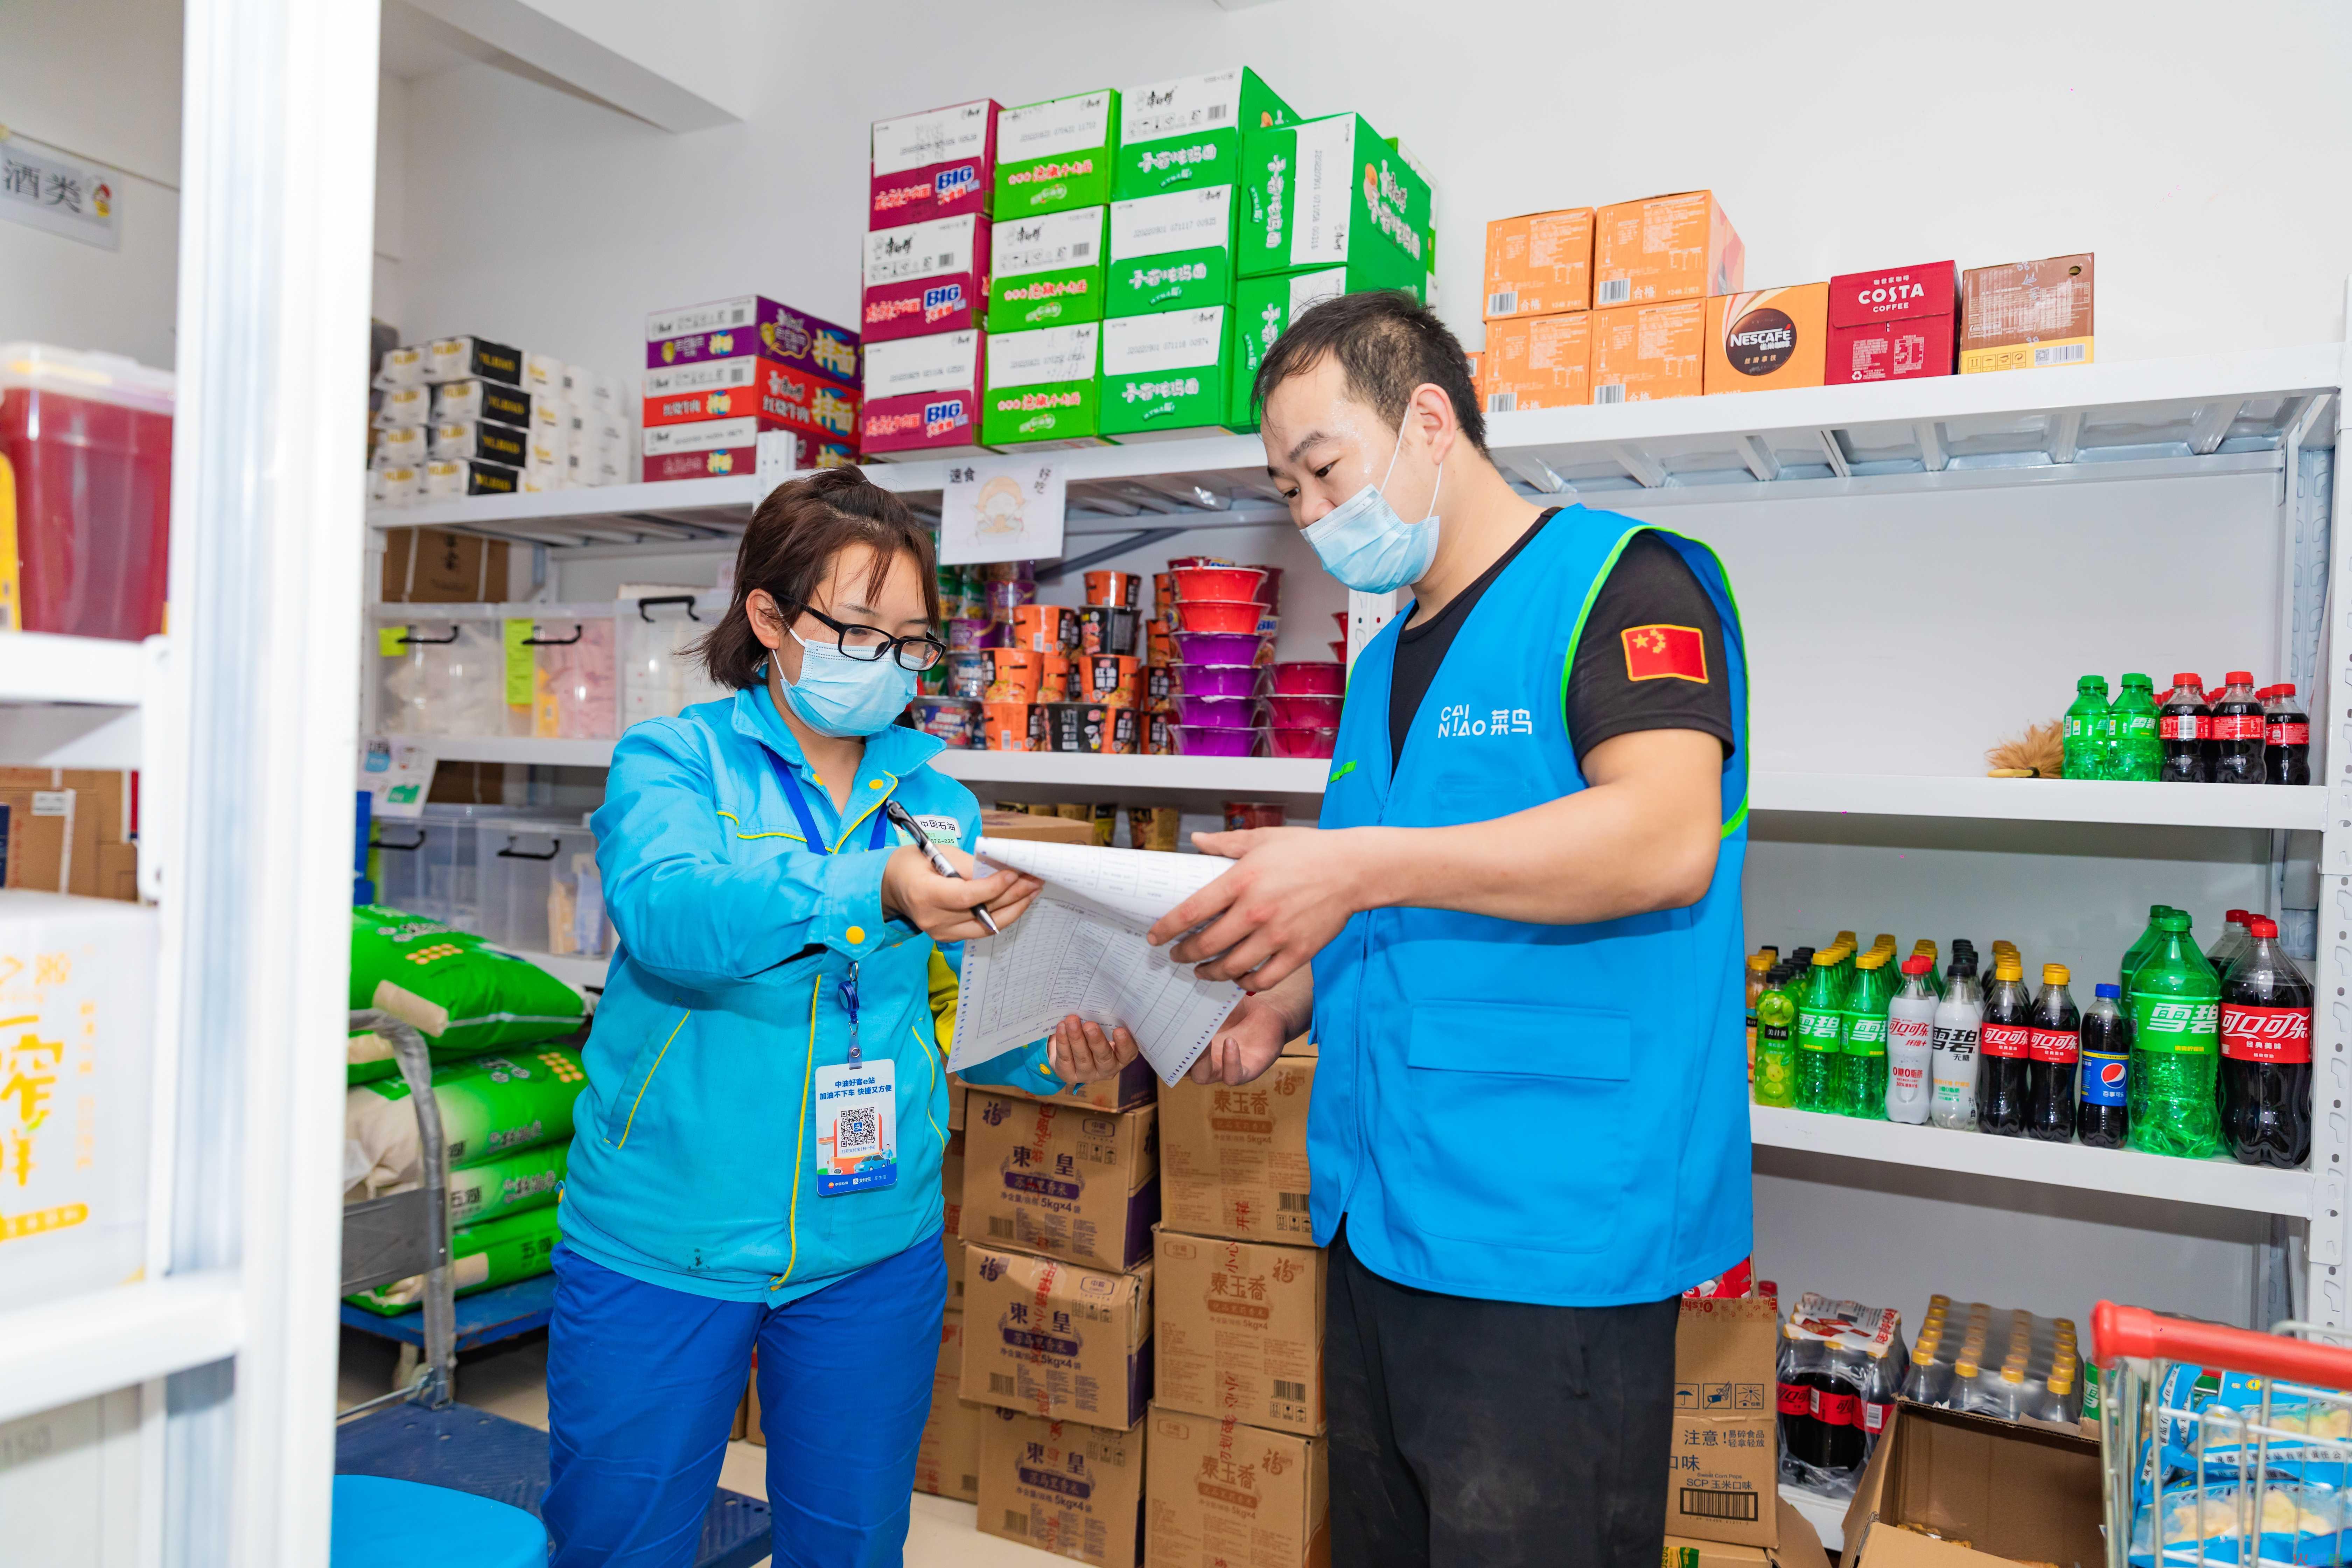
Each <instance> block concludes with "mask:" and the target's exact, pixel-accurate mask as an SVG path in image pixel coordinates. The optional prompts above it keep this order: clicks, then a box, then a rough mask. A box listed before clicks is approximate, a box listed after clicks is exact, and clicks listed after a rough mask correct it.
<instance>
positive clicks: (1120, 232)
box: [1103, 185, 1234, 316]
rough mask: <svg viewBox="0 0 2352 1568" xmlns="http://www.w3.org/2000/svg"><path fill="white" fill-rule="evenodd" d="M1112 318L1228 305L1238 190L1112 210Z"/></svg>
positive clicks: (1146, 199)
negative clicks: (1236, 192) (1189, 307)
mask: <svg viewBox="0 0 2352 1568" xmlns="http://www.w3.org/2000/svg"><path fill="white" fill-rule="evenodd" d="M1104 287H1105V289H1106V290H1107V294H1106V300H1107V302H1106V304H1105V306H1104V310H1103V313H1104V314H1105V315H1107V316H1146V315H1150V314H1153V313H1154V312H1157V311H1162V310H1181V309H1184V308H1186V307H1188V306H1200V305H1222V304H1223V303H1224V302H1225V301H1226V300H1230V299H1232V298H1233V292H1234V187H1233V186H1231V185H1203V186H1201V187H1200V188H1199V189H1197V190H1189V191H1171V192H1170V193H1169V194H1168V195H1164V196H1141V197H1138V198H1136V199H1135V200H1132V201H1121V202H1113V203H1111V205H1110V265H1109V277H1108V279H1107V280H1106V282H1105V284H1104Z"/></svg>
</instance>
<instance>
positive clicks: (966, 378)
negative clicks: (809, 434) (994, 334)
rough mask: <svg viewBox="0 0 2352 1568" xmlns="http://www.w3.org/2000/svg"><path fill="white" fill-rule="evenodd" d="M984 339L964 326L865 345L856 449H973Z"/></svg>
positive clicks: (930, 452)
mask: <svg viewBox="0 0 2352 1568" xmlns="http://www.w3.org/2000/svg"><path fill="white" fill-rule="evenodd" d="M981 340H982V333H981V332H980V331H979V330H978V329H977V328H970V329H966V330H965V331H956V332H939V333H935V334H933V335H932V336H929V337H922V338H893V339H889V340H887V341H885V342H879V343H876V344H873V345H871V346H870V347H868V349H867V350H866V406H865V407H864V408H863V409H862V410H861V411H860V412H861V416H862V417H861V419H860V421H859V436H858V442H857V444H858V446H859V447H860V448H861V449H862V450H864V451H866V452H867V453H869V454H872V453H888V452H921V453H924V454H925V455H927V456H934V457H961V456H964V455H966V454H969V453H972V452H977V451H978V450H979V449H980V447H979V440H980V381H981V367H982V363H984V357H983V355H982V353H981Z"/></svg>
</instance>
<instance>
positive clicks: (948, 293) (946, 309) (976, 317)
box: [864, 212, 989, 357]
mask: <svg viewBox="0 0 2352 1568" xmlns="http://www.w3.org/2000/svg"><path fill="white" fill-rule="evenodd" d="M988 245H989V224H988V219H987V218H986V217H984V216H981V215H980V214H979V213H976V212H972V213H966V214H964V215H963V216H961V217H945V218H940V219H938V220H936V221H934V222H929V223H917V224H908V225H907V226H904V227H900V228H877V229H876V230H875V231H874V232H873V233H871V234H869V235H867V236H866V290H865V310H864V323H865V329H866V345H867V351H866V352H867V353H868V356H869V357H870V356H871V354H872V352H873V347H872V346H873V345H874V344H876V343H877V342H884V341H886V340H887V339H891V338H919V337H925V336H928V335H929V334H931V333H934V332H955V331H962V330H963V329H964V328H966V327H977V326H979V325H980V324H981V321H982V316H983V315H984V314H985V313H986V311H987V310H988V261H987V257H988Z"/></svg>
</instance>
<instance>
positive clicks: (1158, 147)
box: [1110, 66, 1298, 200]
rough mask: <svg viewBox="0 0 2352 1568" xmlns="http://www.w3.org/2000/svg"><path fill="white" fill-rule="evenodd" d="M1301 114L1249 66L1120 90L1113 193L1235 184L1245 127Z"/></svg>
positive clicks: (1283, 121)
mask: <svg viewBox="0 0 2352 1568" xmlns="http://www.w3.org/2000/svg"><path fill="white" fill-rule="evenodd" d="M1297 118H1298V116H1297V113H1296V112H1294V111H1293V110H1292V109H1291V107H1290V105H1288V104H1286V103H1285V102H1283V101H1282V100H1281V99H1280V98H1277V97H1276V96H1275V91H1274V89H1272V88H1270V87H1268V86H1266V85H1265V79H1263V78H1261V77H1260V76H1259V75H1258V74H1257V72H1255V71H1254V70H1252V69H1250V68H1248V67H1247V66H1228V67H1226V68H1224V69H1223V70H1217V71H1210V72H1209V73H1207V74H1206V75H1204V76H1188V77H1180V78H1179V79H1176V80H1174V81H1160V82H1153V83H1151V84H1150V86H1148V87H1131V88H1129V89H1126V90H1124V91H1123V92H1121V93H1120V94H1119V102H1118V178H1117V179H1115V180H1113V181H1112V182H1111V193H1110V194H1111V196H1112V198H1113V199H1114V200H1124V199H1126V198H1128V197H1130V196H1151V195H1160V194H1161V193H1162V192H1166V191H1174V190H1181V189H1183V188H1184V187H1185V186H1188V185H1230V184H1233V183H1234V181H1235V179H1236V178H1238V176H1239V170H1240V165H1241V135H1242V132H1244V131H1250V130H1255V129H1257V128H1259V127H1262V126H1267V125H1287V124H1288V123H1290V121H1294V120H1296V119H1297Z"/></svg>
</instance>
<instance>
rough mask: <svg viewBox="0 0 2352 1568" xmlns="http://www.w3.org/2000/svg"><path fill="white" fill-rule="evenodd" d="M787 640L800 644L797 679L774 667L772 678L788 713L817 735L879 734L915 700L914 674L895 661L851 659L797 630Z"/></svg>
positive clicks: (833, 646) (839, 737)
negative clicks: (781, 692)
mask: <svg viewBox="0 0 2352 1568" xmlns="http://www.w3.org/2000/svg"><path fill="white" fill-rule="evenodd" d="M792 639H793V641H794V642H796V643H798V644H800V645H801V678H800V679H798V680H786V679H784V678H783V673H784V672H783V671H782V669H778V670H777V671H776V679H777V680H778V682H779V683H780V684H781V685H782V687H783V689H784V700H785V701H786V702H788V703H790V704H791V705H792V710H793V712H795V713H797V714H799V715H800V717H801V721H802V722H803V723H804V724H806V725H807V726H808V727H809V728H810V729H812V730H814V731H816V732H817V733H818V734H820V735H831V736H833V737H834V738H835V739H836V740H845V739H847V738H848V737H850V736H852V735H878V734H880V733H881V732H882V731H885V730H887V729H888V728H889V727H890V726H891V724H892V723H893V722H895V721H897V719H898V715H899V714H901V713H903V712H905V711H906V710H907V704H908V703H909V702H911V701H913V700H914V698H915V672H914V671H913V670H911V669H902V668H899V666H898V660H897V659H895V658H876V659H858V658H850V657H849V656H848V655H847V654H845V653H843V652H842V651H841V645H840V644H838V643H835V642H829V641H828V642H811V641H809V640H808V638H806V637H803V636H801V634H800V633H798V632H793V633H792Z"/></svg>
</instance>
